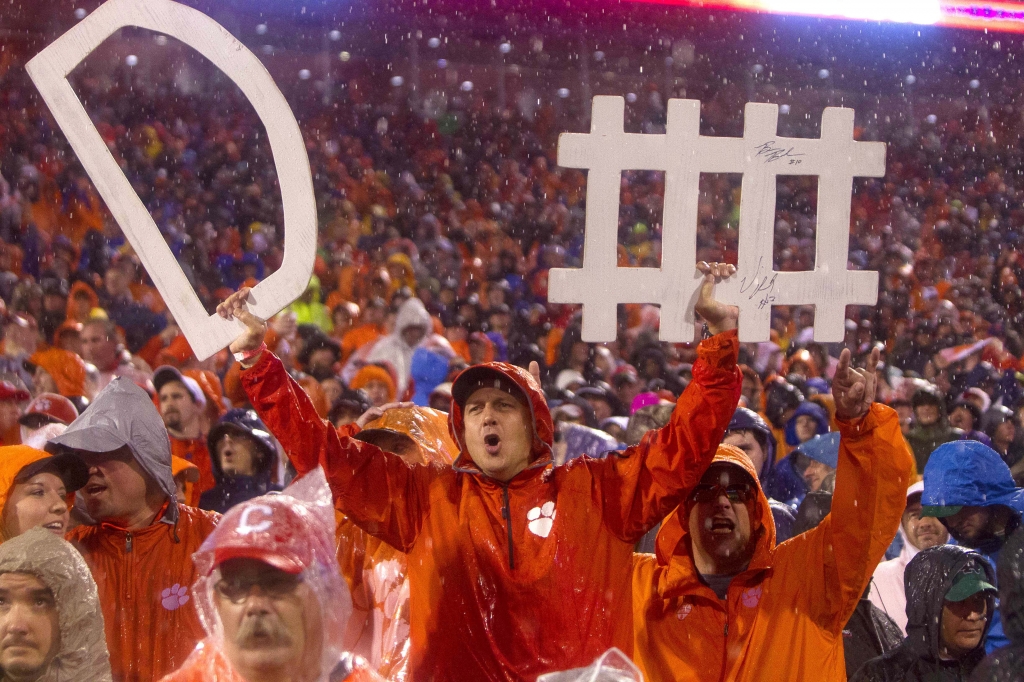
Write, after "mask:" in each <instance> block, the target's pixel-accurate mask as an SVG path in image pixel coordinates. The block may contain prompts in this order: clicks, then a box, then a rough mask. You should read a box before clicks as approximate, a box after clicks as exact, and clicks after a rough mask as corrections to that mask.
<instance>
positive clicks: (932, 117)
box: [924, 114, 939, 125]
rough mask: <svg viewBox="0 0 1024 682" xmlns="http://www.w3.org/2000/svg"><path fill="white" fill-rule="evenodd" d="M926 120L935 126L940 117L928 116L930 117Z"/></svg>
mask: <svg viewBox="0 0 1024 682" xmlns="http://www.w3.org/2000/svg"><path fill="white" fill-rule="evenodd" d="M924 120H925V121H927V122H928V123H929V124H931V125H935V123H936V122H937V121H938V120H939V117H938V116H936V115H935V114H928V116H926V117H925V119H924Z"/></svg>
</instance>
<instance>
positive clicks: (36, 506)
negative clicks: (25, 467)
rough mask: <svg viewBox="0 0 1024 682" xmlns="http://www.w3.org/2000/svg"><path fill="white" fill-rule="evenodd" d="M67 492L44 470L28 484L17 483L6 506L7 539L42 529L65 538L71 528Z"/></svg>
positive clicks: (57, 480)
mask: <svg viewBox="0 0 1024 682" xmlns="http://www.w3.org/2000/svg"><path fill="white" fill-rule="evenodd" d="M67 497H68V495H67V490H65V488H64V482H63V481H61V480H60V477H59V476H57V474H56V473H55V472H53V471H41V472H39V473H38V474H36V475H35V476H33V477H32V478H30V479H28V480H27V481H23V482H21V483H15V484H14V487H13V488H11V494H10V496H9V497H8V498H7V505H6V506H5V507H4V525H5V526H6V529H7V535H8V537H16V536H18V535H21V534H22V533H24V532H25V531H27V530H30V529H32V528H35V527H36V526H42V527H44V528H46V530H48V531H50V532H52V533H53V534H54V535H58V536H60V537H64V532H65V531H66V530H67V528H68V520H69V513H68V504H67Z"/></svg>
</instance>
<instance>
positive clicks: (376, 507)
mask: <svg viewBox="0 0 1024 682" xmlns="http://www.w3.org/2000/svg"><path fill="white" fill-rule="evenodd" d="M248 294H249V291H248V289H241V290H239V291H238V292H236V293H234V294H232V295H231V296H230V297H229V298H228V299H227V300H225V301H224V303H222V304H221V305H220V306H218V308H217V311H218V313H219V314H221V315H222V316H224V317H227V318H229V319H230V318H237V319H238V320H240V321H241V322H242V323H243V324H245V326H246V330H245V332H243V333H242V334H241V335H240V336H239V337H238V338H237V339H236V340H235V341H234V342H232V344H231V348H230V350H231V352H232V353H235V354H236V356H237V357H239V358H240V359H239V362H240V363H241V364H242V373H241V380H242V387H243V388H244V389H245V393H246V395H247V396H248V398H249V402H251V403H252V406H253V408H254V409H255V410H256V412H257V414H259V416H260V419H262V420H263V423H264V424H266V425H267V428H268V429H270V431H271V433H273V434H274V436H275V437H276V438H277V439H278V441H280V443H281V445H282V447H283V448H284V450H285V452H286V453H287V454H288V457H289V459H290V460H291V462H292V464H293V466H295V468H296V470H297V471H298V472H299V473H300V474H301V473H305V472H307V471H310V470H312V469H314V468H315V467H316V466H317V464H320V465H322V466H323V467H324V471H325V473H326V475H327V481H328V483H329V484H330V486H331V492H332V494H333V496H334V502H335V506H336V507H337V509H338V510H339V511H341V512H342V513H343V514H345V515H346V516H348V517H349V518H351V519H352V520H353V521H355V522H356V523H357V524H359V525H360V526H361V527H362V528H364V529H365V530H366V531H367V532H369V533H371V534H373V535H376V536H378V537H380V538H381V539H382V540H384V541H385V542H387V543H388V544H390V545H392V546H394V547H396V548H398V549H401V550H402V551H408V549H410V548H411V547H412V545H413V543H414V542H415V539H416V535H417V533H418V532H419V527H420V520H421V518H422V514H423V512H424V511H425V502H424V501H425V500H426V495H427V493H426V486H427V484H428V483H429V479H430V477H431V475H432V473H431V472H432V470H431V469H430V468H429V467H413V466H411V465H409V464H406V463H405V462H404V461H403V460H402V458H401V457H398V456H397V455H393V454H391V453H388V452H384V451H383V450H381V449H380V448H377V447H376V446H373V445H370V444H369V443H363V442H360V441H357V440H353V439H352V438H351V437H349V433H348V431H351V429H341V430H339V429H335V428H334V427H333V426H332V425H331V424H330V423H328V422H327V421H325V420H323V419H321V418H320V416H319V415H318V414H317V412H316V408H314V407H313V403H312V401H311V400H310V399H309V396H308V395H307V394H306V392H305V391H304V390H302V387H301V386H299V384H298V383H296V382H295V380H294V379H292V377H291V376H290V375H289V374H288V372H287V370H285V368H284V365H283V364H282V363H281V361H280V360H279V359H278V358H277V357H276V356H275V355H274V354H273V353H271V352H270V351H268V350H266V347H265V346H264V345H263V335H264V334H265V332H266V323H265V322H264V321H263V320H260V319H259V318H257V317H256V316H254V315H253V314H252V313H250V312H249V310H248V309H247V308H246V306H245V300H246V298H247V297H248ZM378 412H379V410H378ZM375 414H376V413H375V412H368V413H367V414H366V415H364V417H366V418H367V419H371V418H373V417H374V415H375Z"/></svg>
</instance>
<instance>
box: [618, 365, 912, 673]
mask: <svg viewBox="0 0 1024 682" xmlns="http://www.w3.org/2000/svg"><path fill="white" fill-rule="evenodd" d="M877 355H878V352H877V350H876V351H875V353H874V354H873V355H872V357H871V359H869V361H868V367H870V368H872V369H871V370H852V369H850V367H849V363H850V351H849V350H844V351H843V354H842V356H841V357H840V366H839V369H838V370H837V373H836V378H835V381H834V384H833V388H832V391H833V393H834V395H835V396H836V406H837V412H838V415H839V418H840V420H839V428H840V433H841V434H842V435H841V440H840V447H839V467H838V469H837V472H836V487H835V494H834V496H833V498H832V513H831V514H830V515H829V516H827V517H826V518H825V520H824V521H822V522H821V524H820V525H818V527H817V528H815V529H813V530H810V531H808V532H806V533H804V534H802V535H798V536H796V537H794V538H792V539H790V540H788V541H786V542H784V543H782V544H781V545H779V546H777V547H776V545H775V524H774V522H773V521H772V513H771V508H770V507H769V506H768V498H767V497H765V495H764V493H763V492H762V490H761V486H760V484H759V483H758V481H757V472H756V471H755V470H754V467H753V466H752V465H751V463H750V460H749V459H748V458H747V457H746V455H744V454H743V452H742V451H740V450H739V449H737V448H735V447H733V446H730V445H722V446H720V447H719V449H718V454H717V455H716V457H715V460H714V462H713V463H712V465H711V467H709V468H708V471H707V473H705V474H704V478H703V479H701V483H700V485H699V486H697V487H696V488H695V489H694V491H693V492H692V493H691V494H690V496H689V497H687V499H686V502H685V503H684V504H683V505H681V506H680V507H679V509H677V510H676V512H675V513H673V514H672V515H671V516H670V517H669V518H668V519H667V520H666V521H665V523H664V525H663V526H662V528H661V531H660V532H659V533H658V539H657V555H656V556H651V555H637V559H636V566H635V570H634V573H633V603H634V627H635V647H634V650H633V655H634V658H635V660H636V662H637V663H638V664H639V666H640V667H641V669H642V670H643V672H644V679H646V680H648V681H649V682H669V681H673V682H675V681H685V680H701V681H710V680H723V681H725V680H728V681H729V682H746V681H751V682H753V681H756V682H768V681H774V680H779V681H783V680H785V681H787V682H788V681H789V680H814V681H815V682H828V681H836V682H839V681H842V680H845V679H846V664H845V661H844V657H843V628H844V627H845V625H846V622H847V621H848V620H849V618H850V615H851V614H852V613H853V610H854V608H855V607H856V606H857V602H858V600H859V599H860V597H861V595H862V594H863V592H864V588H865V586H866V585H867V584H868V581H869V580H870V579H871V574H872V572H873V571H874V569H875V566H876V565H877V564H878V561H879V560H880V559H881V558H882V556H883V555H884V554H885V550H886V548H887V547H888V546H889V543H890V542H891V541H892V539H893V537H894V536H895V534H896V529H897V527H898V526H899V523H900V517H901V515H902V512H903V506H904V504H905V501H906V500H905V491H906V487H907V484H908V483H909V481H910V476H911V471H912V467H913V457H912V455H911V453H910V449H909V448H908V447H907V445H906V443H905V442H904V440H903V437H902V436H901V434H900V424H899V418H898V416H897V415H896V412H895V411H893V410H892V409H891V408H889V407H886V406H884V405H881V404H872V402H871V401H872V399H873V397H874V394H875V374H874V369H873V368H874V367H875V366H876V364H877V360H878V356H877Z"/></svg>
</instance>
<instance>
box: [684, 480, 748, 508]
mask: <svg viewBox="0 0 1024 682" xmlns="http://www.w3.org/2000/svg"><path fill="white" fill-rule="evenodd" d="M722 495H725V496H726V498H728V500H729V501H730V502H742V503H744V504H746V503H747V502H750V501H751V500H752V499H754V486H752V485H751V484H749V483H736V484H733V485H730V486H720V485H698V486H697V487H696V488H694V489H693V492H692V493H690V497H689V501H690V502H691V503H692V504H707V503H709V502H714V501H716V500H717V499H718V498H719V497H721V496H722Z"/></svg>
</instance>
